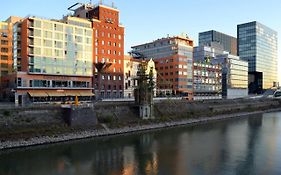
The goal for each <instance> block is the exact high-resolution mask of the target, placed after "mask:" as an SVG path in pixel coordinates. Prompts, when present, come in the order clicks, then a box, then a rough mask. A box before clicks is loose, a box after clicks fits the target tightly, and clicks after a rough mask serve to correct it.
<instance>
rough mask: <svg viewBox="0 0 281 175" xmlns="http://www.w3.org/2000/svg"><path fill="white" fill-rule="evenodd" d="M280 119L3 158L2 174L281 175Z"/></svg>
mask: <svg viewBox="0 0 281 175" xmlns="http://www.w3.org/2000/svg"><path fill="white" fill-rule="evenodd" d="M280 118H281V113H280V114H278V115H277V114H276V115H274V116H267V117H263V116H262V115H256V116H253V117H249V118H240V119H234V120H226V121H220V122H211V123H207V124H202V125H199V126H189V127H179V128H174V129H164V130H161V131H155V132H145V133H141V134H134V135H127V136H117V137H108V138H100V139H92V140H84V141H77V142H72V143H67V144H57V145H49V146H42V147H35V148H31V149H26V150H19V151H12V152H11V153H2V154H1V153H0V175H2V174H3V175H17V174H21V175H81V174H83V175H100V174H106V175H107V174H108V175H120V174H121V175H131V174H133V175H134V174H136V175H138V174H139V175H156V174H164V175H165V174H173V175H181V174H186V175H189V174H196V175H203V174H229V173H230V174H242V175H243V174H258V173H259V172H262V173H263V174H278V173H279V174H281V170H280V169H281V167H280V165H281V158H280V157H281V140H280V135H279V134H280V133H281V119H280ZM276 167H279V170H278V168H277V169H276Z"/></svg>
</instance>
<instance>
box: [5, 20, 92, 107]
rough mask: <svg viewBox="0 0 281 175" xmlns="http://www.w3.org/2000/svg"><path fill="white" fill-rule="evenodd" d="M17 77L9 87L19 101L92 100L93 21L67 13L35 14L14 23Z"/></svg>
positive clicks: (15, 75)
mask: <svg viewBox="0 0 281 175" xmlns="http://www.w3.org/2000/svg"><path fill="white" fill-rule="evenodd" d="M13 31H14V37H13V38H14V54H13V59H14V61H13V62H14V70H15V73H14V75H13V76H11V78H14V81H15V85H14V86H12V87H9V88H10V89H12V90H13V91H14V93H15V103H16V104H26V103H29V102H50V101H51V102H63V101H68V100H70V101H71V100H72V101H73V100H74V98H75V97H76V96H78V97H79V100H80V101H88V100H91V97H92V96H93V93H92V72H93V60H92V55H93V53H92V49H93V48H92V41H93V29H92V26H91V22H89V21H88V20H85V19H81V18H75V17H69V16H67V17H64V19H63V20H48V19H42V18H38V17H34V16H30V17H27V18H25V19H22V20H21V21H20V22H17V23H16V24H15V25H14V29H13Z"/></svg>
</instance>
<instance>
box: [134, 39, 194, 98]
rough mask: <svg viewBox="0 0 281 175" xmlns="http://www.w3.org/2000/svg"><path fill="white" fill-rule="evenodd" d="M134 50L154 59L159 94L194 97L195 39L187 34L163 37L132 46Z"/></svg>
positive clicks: (142, 55)
mask: <svg viewBox="0 0 281 175" xmlns="http://www.w3.org/2000/svg"><path fill="white" fill-rule="evenodd" d="M132 49H133V50H132V52H133V53H136V54H138V55H140V56H141V57H144V58H146V59H151V58H152V59H153V60H154V61H155V62H156V69H157V91H158V95H171V94H174V95H183V96H188V97H189V98H190V99H192V97H193V58H192V57H193V56H192V55H193V53H192V52H193V40H191V39H189V38H188V37H187V36H186V35H181V36H174V37H169V36H168V37H166V38H161V39H158V40H155V41H152V42H149V43H145V44H141V45H138V46H133V47H132Z"/></svg>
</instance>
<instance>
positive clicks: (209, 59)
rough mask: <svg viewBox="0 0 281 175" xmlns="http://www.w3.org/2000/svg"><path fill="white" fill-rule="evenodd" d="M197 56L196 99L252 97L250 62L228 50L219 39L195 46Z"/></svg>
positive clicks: (195, 71)
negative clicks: (250, 91) (249, 93)
mask: <svg viewBox="0 0 281 175" xmlns="http://www.w3.org/2000/svg"><path fill="white" fill-rule="evenodd" d="M193 55H194V93H195V99H204V98H205V99H206V98H209V99H213V98H221V97H222V98H229V99H231V98H240V97H246V96H248V85H247V82H248V71H247V66H248V63H247V62H246V61H244V60H241V59H240V58H239V57H238V56H235V55H231V54H229V53H228V52H227V51H224V50H223V46H221V45H220V44H218V43H216V42H214V43H211V46H204V45H201V46H198V47H195V48H194V54H193Z"/></svg>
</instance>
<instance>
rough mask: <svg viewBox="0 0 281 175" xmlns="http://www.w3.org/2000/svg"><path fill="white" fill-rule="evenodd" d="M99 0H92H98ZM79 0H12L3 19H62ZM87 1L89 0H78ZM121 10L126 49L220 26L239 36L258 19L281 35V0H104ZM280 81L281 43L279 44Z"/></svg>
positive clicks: (4, 8) (193, 35) (193, 36)
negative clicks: (240, 27) (240, 30)
mask: <svg viewBox="0 0 281 175" xmlns="http://www.w3.org/2000/svg"><path fill="white" fill-rule="evenodd" d="M99 1H100V0H92V2H93V3H97V2H99ZM76 2H77V0H45V1H43V0H10V1H4V2H2V4H1V7H0V21H3V20H5V19H7V18H8V17H9V16H21V17H25V16H27V15H35V16H38V17H44V18H50V19H51V18H52V19H60V18H62V16H63V15H66V14H67V13H69V11H67V8H68V7H69V6H71V5H73V4H74V3H76ZM78 2H82V3H88V2H90V0H78ZM112 2H114V5H115V6H116V7H117V8H118V9H119V10H120V22H121V23H122V24H123V25H124V26H125V52H128V51H130V48H131V46H134V45H138V44H143V43H146V42H150V41H153V40H156V39H158V38H162V37H166V36H167V34H169V35H170V36H174V35H179V34H181V33H186V34H187V35H188V36H189V37H190V38H191V39H193V40H194V41H195V45H197V44H198V33H199V32H203V31H208V30H217V31H220V32H223V33H225V34H229V35H232V36H234V37H236V35H237V34H236V33H237V24H241V23H246V22H250V21H259V22H260V23H263V24H265V25H266V26H268V27H270V28H272V29H274V30H276V31H277V32H278V34H279V41H278V43H280V41H281V40H280V38H281V20H280V19H281V10H280V9H281V1H280V0H114V1H113V0H103V3H104V4H112ZM278 56H279V66H278V69H279V73H278V74H279V82H281V44H279V51H278Z"/></svg>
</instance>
